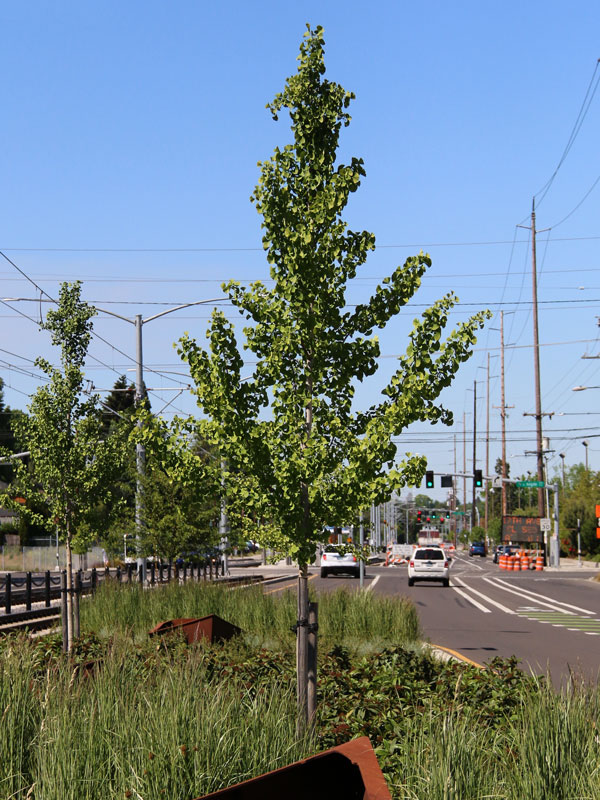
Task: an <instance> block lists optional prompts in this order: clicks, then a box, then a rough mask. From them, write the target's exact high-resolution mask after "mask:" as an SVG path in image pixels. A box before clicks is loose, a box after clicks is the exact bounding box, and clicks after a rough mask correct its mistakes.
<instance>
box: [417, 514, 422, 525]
mask: <svg viewBox="0 0 600 800" xmlns="http://www.w3.org/2000/svg"><path fill="white" fill-rule="evenodd" d="M422 514H423V512H422V511H417V522H418V524H419V525H420V524H421V523H422V522H423V520H422V519H421V516H422Z"/></svg>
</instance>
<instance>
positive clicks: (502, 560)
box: [498, 553, 506, 569]
mask: <svg viewBox="0 0 600 800" xmlns="http://www.w3.org/2000/svg"><path fill="white" fill-rule="evenodd" d="M498 564H499V565H500V569H506V556H505V555H504V553H500V558H499V559H498Z"/></svg>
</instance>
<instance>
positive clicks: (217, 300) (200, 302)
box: [142, 297, 227, 325]
mask: <svg viewBox="0 0 600 800" xmlns="http://www.w3.org/2000/svg"><path fill="white" fill-rule="evenodd" d="M225 300H227V298H226V297H212V298H211V299H210V300H196V301H195V302H193V303H182V304H181V305H180V306H174V308H168V309H167V310H166V311H159V312H158V314H153V315H152V316H151V317H146V319H143V320H142V325H145V324H146V323H147V322H152V320H153V319H158V318H159V317H164V316H165V314H171V313H172V312H173V311H179V310H180V309H182V308H190V306H201V305H206V304H207V303H222V302H223V301H225Z"/></svg>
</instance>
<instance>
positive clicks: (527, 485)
mask: <svg viewBox="0 0 600 800" xmlns="http://www.w3.org/2000/svg"><path fill="white" fill-rule="evenodd" d="M545 485H546V484H545V483H544V481H517V486H520V487H521V488H522V489H543V488H544V486H545Z"/></svg>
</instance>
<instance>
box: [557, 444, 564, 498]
mask: <svg viewBox="0 0 600 800" xmlns="http://www.w3.org/2000/svg"><path fill="white" fill-rule="evenodd" d="M558 457H559V458H560V460H561V461H562V485H563V494H564V491H565V454H564V453H559V454H558Z"/></svg>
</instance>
